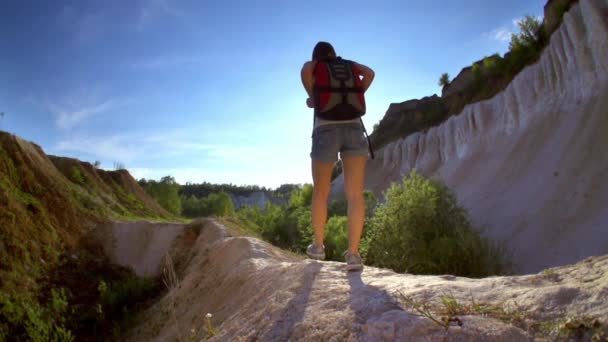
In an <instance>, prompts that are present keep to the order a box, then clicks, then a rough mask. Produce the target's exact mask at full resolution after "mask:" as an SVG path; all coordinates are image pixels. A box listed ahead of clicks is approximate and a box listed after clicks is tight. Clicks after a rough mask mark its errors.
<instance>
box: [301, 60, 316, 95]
mask: <svg viewBox="0 0 608 342" xmlns="http://www.w3.org/2000/svg"><path fill="white" fill-rule="evenodd" d="M314 69H315V63H314V62H306V63H304V65H303V66H302V71H301V72H300V76H301V78H302V85H303V86H304V89H306V93H308V97H312V96H313V89H314V86H315V78H314V76H313V71H314Z"/></svg>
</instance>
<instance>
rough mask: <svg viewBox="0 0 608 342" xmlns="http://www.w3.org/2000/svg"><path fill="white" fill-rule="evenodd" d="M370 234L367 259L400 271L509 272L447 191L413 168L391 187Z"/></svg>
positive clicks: (375, 217) (481, 273)
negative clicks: (399, 182)
mask: <svg viewBox="0 0 608 342" xmlns="http://www.w3.org/2000/svg"><path fill="white" fill-rule="evenodd" d="M367 233H368V236H367V237H366V241H364V245H365V246H364V248H363V249H364V250H365V251H366V255H365V256H366V260H367V262H368V263H369V264H370V265H375V266H380V267H387V268H391V269H393V270H395V271H396V272H409V273H416V274H453V275H458V276H467V277H485V276H489V275H494V274H499V273H501V272H503V271H504V270H505V263H504V261H503V260H504V258H503V256H502V253H501V251H500V250H498V249H497V248H496V247H495V246H493V245H491V244H490V243H489V242H488V241H487V240H486V239H484V238H482V237H481V236H480V234H479V233H478V232H477V231H475V230H474V229H473V227H472V226H471V223H470V221H469V218H468V215H467V213H466V211H465V209H463V208H462V207H460V206H458V205H457V201H456V197H455V196H454V195H453V194H452V193H451V192H450V191H449V189H448V188H447V187H446V186H445V185H443V184H441V183H439V182H437V181H432V180H429V179H426V178H424V177H422V176H421V175H419V174H417V173H416V172H415V171H412V173H411V174H410V175H409V176H408V177H406V178H404V180H403V182H402V183H401V184H393V185H392V186H391V187H390V188H389V189H388V191H387V193H386V202H385V203H383V204H381V205H380V206H379V207H378V209H377V210H376V213H375V216H374V217H373V218H372V220H371V222H370V223H369V227H368V232H367Z"/></svg>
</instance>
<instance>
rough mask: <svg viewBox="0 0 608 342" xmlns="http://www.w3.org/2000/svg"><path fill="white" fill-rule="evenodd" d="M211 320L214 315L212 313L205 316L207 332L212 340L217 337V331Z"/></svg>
mask: <svg viewBox="0 0 608 342" xmlns="http://www.w3.org/2000/svg"><path fill="white" fill-rule="evenodd" d="M211 318H213V315H212V314H211V313H207V314H206V315H205V330H207V338H211V337H213V336H215V335H217V330H215V328H214V327H213V323H212V322H211Z"/></svg>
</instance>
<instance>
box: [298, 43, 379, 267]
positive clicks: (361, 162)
mask: <svg viewBox="0 0 608 342" xmlns="http://www.w3.org/2000/svg"><path fill="white" fill-rule="evenodd" d="M301 77H302V84H303V85H304V89H306V92H307V93H308V96H309V97H308V99H307V100H306V104H307V105H308V107H310V108H314V109H315V118H314V128H313V135H312V151H311V153H310V157H311V159H312V178H313V196H312V225H313V228H314V235H315V236H314V241H313V243H312V244H311V245H310V246H308V249H307V250H306V254H308V256H310V257H311V258H313V259H321V260H322V259H325V248H324V244H323V237H324V231H325V223H326V221H327V200H328V197H329V192H330V187H331V173H332V170H333V168H334V164H335V162H336V160H337V157H338V153H339V155H340V159H341V160H342V165H343V170H344V191H345V195H346V200H347V202H348V250H347V251H346V252H345V259H346V269H347V270H348V271H359V270H362V269H363V264H362V261H361V255H360V254H359V243H360V240H361V233H362V232H363V224H364V221H365V201H364V198H363V182H364V176H365V164H366V162H367V158H368V141H367V140H366V138H365V136H364V128H363V122H362V121H361V116H362V115H363V114H364V113H365V99H364V97H363V94H364V93H365V91H366V90H367V89H368V88H369V86H370V84H371V83H372V81H373V79H374V71H373V70H372V69H370V68H369V67H367V66H365V65H362V64H359V63H356V62H353V61H348V60H343V59H342V58H340V57H338V56H337V55H336V52H335V50H334V48H333V47H332V46H331V44H329V43H327V42H319V43H317V45H316V46H315V48H314V50H313V53H312V61H309V62H306V63H304V66H303V67H302V71H301Z"/></svg>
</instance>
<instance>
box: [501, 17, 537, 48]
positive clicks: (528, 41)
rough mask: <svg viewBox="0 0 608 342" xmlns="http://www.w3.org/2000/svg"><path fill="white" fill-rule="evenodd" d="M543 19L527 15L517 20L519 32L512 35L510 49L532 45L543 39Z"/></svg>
mask: <svg viewBox="0 0 608 342" xmlns="http://www.w3.org/2000/svg"><path fill="white" fill-rule="evenodd" d="M542 25H543V23H542V21H541V20H540V19H539V18H537V17H534V16H531V15H526V16H525V17H523V18H522V19H520V20H518V21H517V26H518V27H519V31H520V32H519V33H517V34H515V33H514V34H512V35H511V42H510V44H509V49H510V50H514V49H518V48H521V47H532V46H535V45H537V44H539V43H540V42H541V40H542V39H543V32H542V27H543V26H542Z"/></svg>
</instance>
